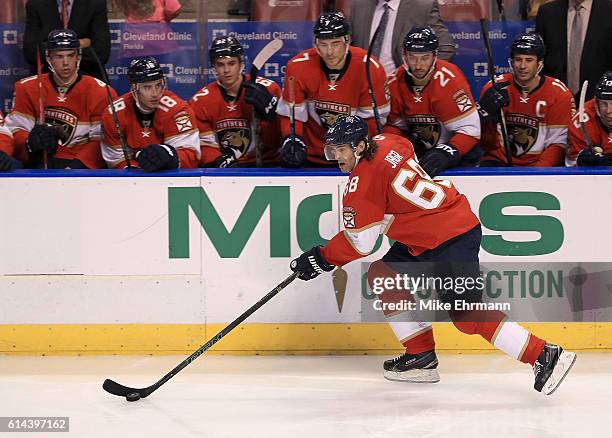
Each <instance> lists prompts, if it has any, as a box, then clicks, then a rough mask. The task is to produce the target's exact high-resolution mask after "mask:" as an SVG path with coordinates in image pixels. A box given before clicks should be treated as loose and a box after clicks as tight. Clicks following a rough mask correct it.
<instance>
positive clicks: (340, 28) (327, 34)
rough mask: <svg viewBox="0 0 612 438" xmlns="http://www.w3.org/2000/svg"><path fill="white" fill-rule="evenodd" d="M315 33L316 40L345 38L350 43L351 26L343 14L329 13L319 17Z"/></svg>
mask: <svg viewBox="0 0 612 438" xmlns="http://www.w3.org/2000/svg"><path fill="white" fill-rule="evenodd" d="M313 33H314V38H315V40H316V39H320V40H324V39H331V38H341V37H344V38H346V39H347V43H348V37H349V35H350V33H351V25H350V24H349V22H348V20H347V19H346V17H345V16H344V14H343V13H342V12H327V13H325V14H321V15H320V16H319V18H318V19H317V21H316V22H315V25H314V29H313Z"/></svg>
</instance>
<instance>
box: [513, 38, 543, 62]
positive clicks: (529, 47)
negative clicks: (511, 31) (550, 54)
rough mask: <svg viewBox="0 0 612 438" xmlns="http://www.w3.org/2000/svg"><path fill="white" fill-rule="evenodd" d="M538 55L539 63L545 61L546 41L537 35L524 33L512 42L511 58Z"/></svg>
mask: <svg viewBox="0 0 612 438" xmlns="http://www.w3.org/2000/svg"><path fill="white" fill-rule="evenodd" d="M517 54H519V55H536V56H537V57H538V61H541V60H543V59H544V55H546V46H545V45H544V40H543V39H542V37H541V36H540V35H539V34H537V33H522V34H520V35H519V36H517V37H516V38H514V41H512V45H511V46H510V58H514V55H517Z"/></svg>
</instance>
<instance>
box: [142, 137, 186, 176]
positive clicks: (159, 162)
mask: <svg viewBox="0 0 612 438" xmlns="http://www.w3.org/2000/svg"><path fill="white" fill-rule="evenodd" d="M136 161H137V162H138V165H139V166H140V167H141V168H142V169H143V170H144V171H145V172H155V171H158V170H168V169H176V168H178V167H179V158H178V154H177V153H176V149H174V148H173V147H172V146H170V145H167V144H150V145H149V146H147V147H146V148H144V149H141V150H139V151H138V152H136Z"/></svg>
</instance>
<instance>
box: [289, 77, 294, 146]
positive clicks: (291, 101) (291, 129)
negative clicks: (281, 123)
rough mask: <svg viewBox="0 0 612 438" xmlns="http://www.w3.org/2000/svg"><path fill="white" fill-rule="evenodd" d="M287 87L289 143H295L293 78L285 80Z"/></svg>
mask: <svg viewBox="0 0 612 438" xmlns="http://www.w3.org/2000/svg"><path fill="white" fill-rule="evenodd" d="M287 87H289V137H290V138H291V142H295V78H294V77H293V76H289V77H288V78H287Z"/></svg>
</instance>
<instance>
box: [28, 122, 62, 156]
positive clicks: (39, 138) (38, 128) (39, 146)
mask: <svg viewBox="0 0 612 438" xmlns="http://www.w3.org/2000/svg"><path fill="white" fill-rule="evenodd" d="M58 142H59V137H58V136H57V131H56V130H55V128H53V127H51V126H48V125H39V124H36V125H34V127H33V128H32V130H31V131H30V134H29V135H28V138H27V140H26V148H27V149H28V152H29V153H31V154H37V153H39V152H42V151H47V155H49V156H52V155H54V154H55V153H56V152H57V145H58Z"/></svg>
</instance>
